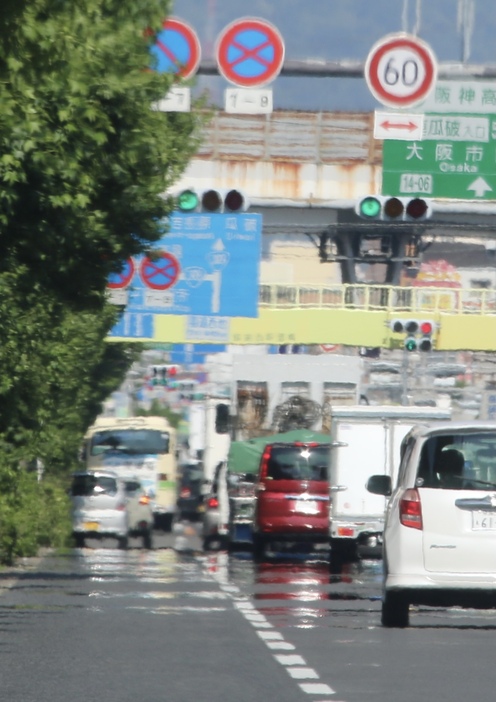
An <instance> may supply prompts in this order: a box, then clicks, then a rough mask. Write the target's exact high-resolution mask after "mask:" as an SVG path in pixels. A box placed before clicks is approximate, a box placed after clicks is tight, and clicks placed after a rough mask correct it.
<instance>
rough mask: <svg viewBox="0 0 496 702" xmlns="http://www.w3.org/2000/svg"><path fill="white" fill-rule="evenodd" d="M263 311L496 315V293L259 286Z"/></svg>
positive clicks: (464, 290) (480, 291)
mask: <svg viewBox="0 0 496 702" xmlns="http://www.w3.org/2000/svg"><path fill="white" fill-rule="evenodd" d="M259 306H260V307H262V308H265V309H346V310H349V309H357V310H365V311H374V310H382V311H384V310H387V311H388V312H391V313H393V314H395V313H398V312H411V313H416V314H418V313H423V312H425V313H429V314H439V313H441V312H443V313H452V314H477V315H488V314H496V290H494V289H486V288H483V289H479V288H474V289H464V288H441V287H439V288H436V287H427V286H426V287H420V286H419V287H396V286H390V285H370V284H369V285H332V286H314V285H282V284H280V285H279V284H277V285H276V284H272V285H261V286H260V289H259Z"/></svg>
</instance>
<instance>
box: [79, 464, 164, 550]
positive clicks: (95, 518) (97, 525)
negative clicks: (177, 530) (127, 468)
mask: <svg viewBox="0 0 496 702" xmlns="http://www.w3.org/2000/svg"><path fill="white" fill-rule="evenodd" d="M69 494H70V496H71V500H72V531H73V536H74V540H75V543H76V546H78V547H82V546H84V544H85V539H86V538H87V537H91V538H99V539H102V538H106V537H113V538H116V539H117V541H118V544H119V547H120V548H127V546H128V543H129V537H135V536H140V537H141V538H142V539H143V547H144V548H152V530H153V508H152V503H151V500H150V498H149V497H148V496H147V495H146V493H145V491H144V490H143V488H142V486H141V483H140V481H139V480H138V479H126V480H121V479H120V478H119V477H118V475H117V474H116V473H113V472H111V471H103V470H101V471H84V472H79V473H74V475H73V476H72V484H71V488H70V491H69Z"/></svg>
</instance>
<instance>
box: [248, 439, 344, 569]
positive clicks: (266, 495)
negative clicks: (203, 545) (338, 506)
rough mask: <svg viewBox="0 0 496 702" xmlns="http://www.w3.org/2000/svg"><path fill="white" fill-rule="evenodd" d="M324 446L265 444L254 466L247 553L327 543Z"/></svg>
mask: <svg viewBox="0 0 496 702" xmlns="http://www.w3.org/2000/svg"><path fill="white" fill-rule="evenodd" d="M329 452H330V444H329V443H326V444H324V443H322V444H318V443H303V442H299V441H297V442H294V443H270V444H267V445H266V446H265V449H264V452H263V454H262V458H261V461H260V468H259V475H258V483H257V486H256V489H257V500H256V505H255V516H254V523H253V549H254V555H255V556H256V557H262V556H263V555H264V553H265V551H266V549H267V547H268V546H270V545H271V544H272V545H273V544H274V543H275V542H293V543H295V542H298V543H299V542H306V543H309V544H312V545H315V544H319V543H320V544H328V542H329V480H328V471H329Z"/></svg>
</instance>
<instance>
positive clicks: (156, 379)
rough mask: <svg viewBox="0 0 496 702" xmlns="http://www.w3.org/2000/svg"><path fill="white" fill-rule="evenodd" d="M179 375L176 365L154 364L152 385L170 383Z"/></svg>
mask: <svg viewBox="0 0 496 702" xmlns="http://www.w3.org/2000/svg"><path fill="white" fill-rule="evenodd" d="M176 375H177V368H176V366H168V365H160V366H152V373H151V376H152V378H151V382H152V385H154V386H156V385H164V386H165V385H168V384H169V382H172V380H173V379H174V378H175V376H176Z"/></svg>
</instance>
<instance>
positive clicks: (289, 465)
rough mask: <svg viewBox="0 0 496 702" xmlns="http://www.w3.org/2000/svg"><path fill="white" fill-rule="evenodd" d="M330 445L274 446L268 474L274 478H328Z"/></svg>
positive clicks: (268, 464)
mask: <svg viewBox="0 0 496 702" xmlns="http://www.w3.org/2000/svg"><path fill="white" fill-rule="evenodd" d="M328 464H329V446H273V447H272V450H271V452H270V458H269V460H268V463H267V476H268V477H269V478H273V479H274V480H327V467H328Z"/></svg>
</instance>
